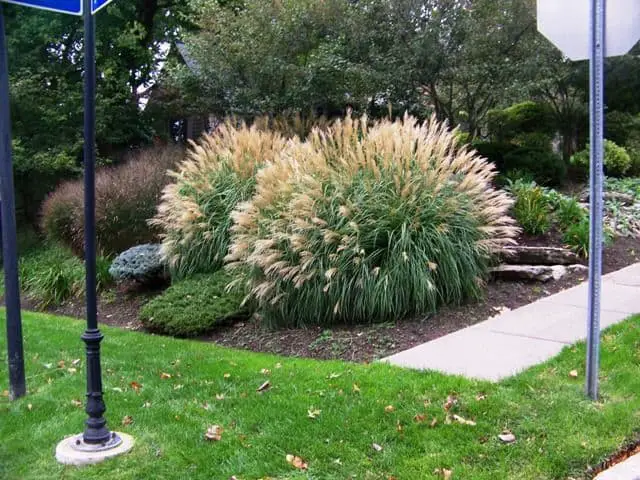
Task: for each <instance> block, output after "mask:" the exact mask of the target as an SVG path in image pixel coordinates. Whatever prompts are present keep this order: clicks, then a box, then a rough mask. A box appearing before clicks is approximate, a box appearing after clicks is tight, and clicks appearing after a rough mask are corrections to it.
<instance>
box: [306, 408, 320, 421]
mask: <svg viewBox="0 0 640 480" xmlns="http://www.w3.org/2000/svg"><path fill="white" fill-rule="evenodd" d="M321 413H322V410H318V409H316V408H313V407H311V408H309V410H307V417H309V418H311V419H312V420H314V419H316V418H318V416H320V414H321Z"/></svg>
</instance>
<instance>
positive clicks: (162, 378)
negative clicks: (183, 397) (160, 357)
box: [160, 372, 171, 380]
mask: <svg viewBox="0 0 640 480" xmlns="http://www.w3.org/2000/svg"><path fill="white" fill-rule="evenodd" d="M169 378H171V374H170V373H165V372H162V373H161V374H160V379H161V380H167V379H169Z"/></svg>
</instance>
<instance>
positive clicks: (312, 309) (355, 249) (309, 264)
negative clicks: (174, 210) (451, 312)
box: [227, 117, 517, 326]
mask: <svg viewBox="0 0 640 480" xmlns="http://www.w3.org/2000/svg"><path fill="white" fill-rule="evenodd" d="M455 142H456V138H455V136H454V135H453V134H452V133H451V132H450V131H448V129H447V128H446V126H443V125H441V124H438V123H437V122H432V123H425V124H424V125H421V124H418V123H417V121H416V120H415V119H412V118H410V117H405V119H404V120H398V121H396V122H394V123H391V122H388V121H381V122H377V123H375V124H374V125H373V126H371V127H368V126H367V125H366V122H364V120H363V121H361V122H357V121H354V120H352V119H351V118H347V119H346V120H345V121H344V122H336V123H335V124H334V125H333V126H332V127H331V128H330V129H329V130H328V132H326V133H323V134H321V133H318V132H316V133H315V134H314V135H312V138H311V140H310V143H309V144H306V145H297V146H291V148H290V149H289V150H288V151H287V152H286V154H285V155H284V156H283V158H282V159H280V161H277V162H275V163H274V164H273V165H270V166H267V167H265V168H264V169H263V170H262V171H261V172H260V174H259V175H258V179H257V181H258V184H257V188H256V193H255V194H254V196H253V197H252V199H251V201H250V202H247V203H245V204H243V205H241V206H239V207H238V209H237V210H236V211H235V212H234V213H233V218H234V221H235V223H234V227H233V232H234V235H233V237H232V244H231V248H230V250H229V252H230V254H229V256H228V257H227V259H228V260H229V261H230V262H232V266H233V267H241V268H243V269H246V270H248V272H249V279H250V284H251V298H253V299H255V300H256V302H257V303H258V305H259V311H260V313H261V314H263V315H264V318H265V321H267V322H268V323H269V324H271V325H277V326H297V325H308V324H321V325H328V324H332V323H359V322H367V323H370V322H383V321H389V320H398V319H401V318H405V317H407V316H411V315H414V314H425V313H427V312H433V311H435V310H436V309H437V308H439V307H440V306H441V305H443V304H458V303H461V302H463V301H465V300H467V299H476V298H478V297H479V296H480V295H481V294H482V287H481V285H482V282H483V280H484V279H485V276H486V274H487V268H488V264H489V262H490V257H491V252H492V251H493V250H492V249H493V248H498V247H499V246H500V245H503V244H505V243H509V242H510V241H511V238H512V237H513V236H514V235H515V233H516V231H517V230H516V229H515V228H513V227H512V223H513V221H512V219H510V218H509V217H508V216H507V215H506V214H507V211H508V208H509V206H510V205H511V200H510V199H509V197H508V196H507V195H506V194H505V193H504V192H501V191H496V190H494V189H493V188H492V186H491V180H492V177H493V176H494V175H495V172H494V171H493V169H492V167H491V166H490V165H489V164H488V163H487V162H485V161H484V160H482V159H480V158H479V157H477V156H475V155H474V154H470V153H468V152H466V151H464V150H462V151H456V150H455ZM444 152H451V155H454V157H453V158H451V157H450V156H449V155H448V154H447V155H443V154H442V153H444ZM436 172H437V173H436Z"/></svg>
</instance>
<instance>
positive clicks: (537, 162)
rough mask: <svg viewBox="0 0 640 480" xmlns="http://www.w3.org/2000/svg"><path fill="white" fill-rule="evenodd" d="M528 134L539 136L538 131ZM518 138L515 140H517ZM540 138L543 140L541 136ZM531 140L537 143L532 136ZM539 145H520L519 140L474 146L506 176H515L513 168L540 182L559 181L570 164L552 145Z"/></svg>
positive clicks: (482, 143)
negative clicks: (551, 147) (544, 146)
mask: <svg viewBox="0 0 640 480" xmlns="http://www.w3.org/2000/svg"><path fill="white" fill-rule="evenodd" d="M526 137H527V138H530V139H532V138H538V136H537V135H536V134H532V135H528V136H526ZM514 141H515V140H514ZM537 142H540V140H539V139H538V140H537ZM531 144H533V145H535V144H536V143H535V142H533V140H531ZM538 145H539V146H537V147H533V146H519V145H517V144H516V143H498V142H474V143H473V145H472V146H473V148H474V149H475V150H476V151H477V152H478V154H480V155H481V156H483V157H485V158H486V159H487V160H489V161H490V162H492V163H493V164H494V165H495V166H496V168H497V169H498V171H499V172H500V173H501V174H502V175H503V176H506V177H509V178H513V177H515V176H516V175H515V173H514V172H518V174H519V175H521V176H526V177H528V178H529V177H530V178H531V179H532V180H534V181H535V182H536V183H538V184H540V185H560V184H562V183H563V182H564V180H565V179H566V176H567V166H566V165H565V163H564V162H563V161H562V159H561V158H560V157H559V156H557V155H555V154H554V153H553V152H552V151H551V149H550V148H549V147H548V146H547V148H542V147H541V146H540V143H538Z"/></svg>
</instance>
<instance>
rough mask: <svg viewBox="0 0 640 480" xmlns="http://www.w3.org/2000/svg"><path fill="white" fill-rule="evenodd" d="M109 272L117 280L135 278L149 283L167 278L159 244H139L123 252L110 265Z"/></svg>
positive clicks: (139, 281) (156, 282) (159, 281)
mask: <svg viewBox="0 0 640 480" xmlns="http://www.w3.org/2000/svg"><path fill="white" fill-rule="evenodd" d="M109 273H110V274H111V276H112V277H113V278H114V279H115V280H117V281H123V280H133V281H135V282H138V283H141V284H149V285H153V284H158V283H161V282H163V281H164V280H165V279H166V278H167V272H166V268H165V265H164V263H163V262H162V259H161V258H160V245H159V244H145V245H137V246H135V247H132V248H130V249H129V250H126V251H124V252H122V253H121V254H120V255H118V256H117V257H116V259H115V260H114V261H113V263H112V264H111V266H110V267H109Z"/></svg>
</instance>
